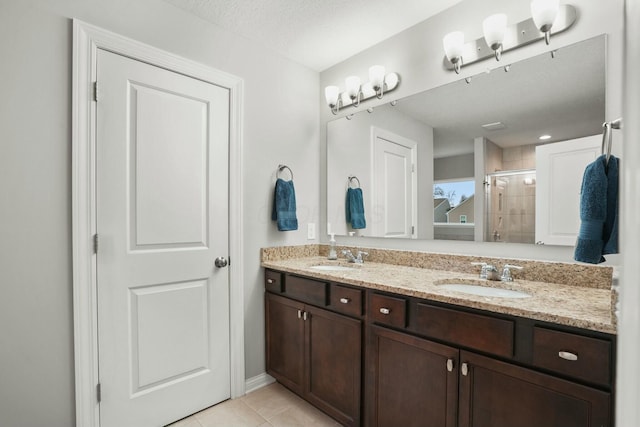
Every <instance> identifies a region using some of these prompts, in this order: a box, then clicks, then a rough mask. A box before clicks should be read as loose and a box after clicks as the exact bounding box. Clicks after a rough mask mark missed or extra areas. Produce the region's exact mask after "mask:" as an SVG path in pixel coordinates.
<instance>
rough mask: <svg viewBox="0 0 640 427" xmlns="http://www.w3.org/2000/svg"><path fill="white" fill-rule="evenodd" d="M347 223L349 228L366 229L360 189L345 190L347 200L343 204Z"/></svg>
mask: <svg viewBox="0 0 640 427" xmlns="http://www.w3.org/2000/svg"><path fill="white" fill-rule="evenodd" d="M345 208H346V214H347V222H350V223H351V228H354V229H357V228H366V227H367V221H366V220H365V218H364V200H363V198H362V189H360V188H351V187H349V189H347V200H346V203H345Z"/></svg>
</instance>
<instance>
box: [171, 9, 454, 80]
mask: <svg viewBox="0 0 640 427" xmlns="http://www.w3.org/2000/svg"><path fill="white" fill-rule="evenodd" d="M165 1H166V2H168V3H170V4H172V5H174V6H176V7H178V8H180V9H183V10H185V11H187V12H189V13H192V14H194V15H197V16H199V17H200V18H202V19H204V20H206V21H209V22H211V23H213V24H216V25H218V26H220V27H222V28H224V29H226V30H228V31H231V32H233V33H236V34H238V35H241V36H244V37H247V38H248V39H251V40H253V41H255V42H257V43H261V44H263V45H265V46H266V47H269V48H271V49H274V50H275V51H277V52H279V53H280V54H282V55H284V56H285V57H287V58H290V59H292V60H293V61H295V62H298V63H300V64H303V65H305V66H307V67H309V68H311V69H313V70H316V71H322V70H325V69H326V68H329V67H331V66H333V65H335V64H337V63H339V62H341V61H343V60H345V59H347V58H349V57H351V56H353V55H354V54H356V53H358V52H361V51H362V50H364V49H366V48H368V47H371V46H373V45H375V44H377V43H379V42H381V41H383V40H385V39H387V38H389V37H391V36H392V35H394V34H397V33H399V32H401V31H403V30H405V29H407V28H409V27H412V26H413V25H416V24H418V23H419V22H421V21H424V20H425V19H427V18H429V17H431V16H433V15H435V14H437V13H439V12H441V11H443V10H445V9H447V8H449V7H451V6H453V5H455V4H456V3H459V2H460V1H461V0H396V1H389V0H165Z"/></svg>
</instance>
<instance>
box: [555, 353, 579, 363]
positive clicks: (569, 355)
mask: <svg viewBox="0 0 640 427" xmlns="http://www.w3.org/2000/svg"><path fill="white" fill-rule="evenodd" d="M558 357H560V358H561V359H564V360H570V361H575V360H578V355H577V354H575V353H570V352H568V351H560V352H558Z"/></svg>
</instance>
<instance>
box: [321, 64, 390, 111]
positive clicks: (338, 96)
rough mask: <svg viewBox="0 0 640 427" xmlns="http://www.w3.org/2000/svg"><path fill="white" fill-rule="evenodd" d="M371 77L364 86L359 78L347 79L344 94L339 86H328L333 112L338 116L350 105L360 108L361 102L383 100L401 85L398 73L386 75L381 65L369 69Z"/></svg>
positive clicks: (327, 97) (329, 101)
mask: <svg viewBox="0 0 640 427" xmlns="http://www.w3.org/2000/svg"><path fill="white" fill-rule="evenodd" d="M369 77H370V80H371V81H369V82H367V83H364V84H361V83H360V78H358V77H357V76H350V77H347V79H346V82H345V83H346V90H345V91H344V92H340V89H339V88H338V86H327V87H326V88H325V97H326V101H327V105H328V106H329V108H330V109H331V112H332V113H333V114H338V111H340V109H342V108H344V107H348V106H350V105H351V106H354V107H358V106H359V105H360V102H362V101H364V100H367V99H370V98H373V97H376V98H378V99H382V97H383V96H384V95H385V94H386V93H387V92H390V91H392V90H394V89H395V88H396V87H398V83H400V76H398V74H397V73H388V74H385V69H384V67H383V66H380V65H374V66H373V67H371V68H370V69H369ZM369 112H371V111H369Z"/></svg>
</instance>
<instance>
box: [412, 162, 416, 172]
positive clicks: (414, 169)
mask: <svg viewBox="0 0 640 427" xmlns="http://www.w3.org/2000/svg"><path fill="white" fill-rule="evenodd" d="M415 171H416V164H415V163H411V172H415Z"/></svg>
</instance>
